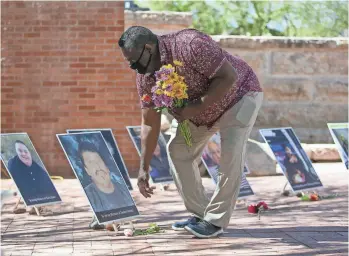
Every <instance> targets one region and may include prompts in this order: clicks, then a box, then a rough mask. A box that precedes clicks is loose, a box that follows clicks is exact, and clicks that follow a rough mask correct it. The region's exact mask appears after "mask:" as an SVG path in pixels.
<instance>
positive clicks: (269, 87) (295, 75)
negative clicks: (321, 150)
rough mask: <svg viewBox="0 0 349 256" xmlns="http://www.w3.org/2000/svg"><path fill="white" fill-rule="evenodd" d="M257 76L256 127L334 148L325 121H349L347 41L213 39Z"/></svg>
mask: <svg viewBox="0 0 349 256" xmlns="http://www.w3.org/2000/svg"><path fill="white" fill-rule="evenodd" d="M214 38H215V40H216V41H217V42H218V43H219V45H220V46H221V47H223V48H224V49H225V50H227V51H228V52H230V53H231V54H234V55H238V56H240V57H241V58H243V59H245V60H246V61H247V62H248V63H249V64H250V65H251V66H252V67H253V69H254V70H255V71H256V73H257V74H258V77H259V80H260V82H261V85H262V87H263V89H264V92H265V99H264V102H263V105H262V109H261V111H260V114H259V116H258V119H257V122H256V126H255V129H254V131H253V133H252V135H251V138H253V139H258V140H259V141H261V138H260V137H259V134H258V129H259V128H270V127H293V128H294V129H295V132H296V134H297V135H298V136H299V138H300V140H301V141H302V142H304V143H333V141H332V138H331V135H330V133H329V131H328V129H327V123H328V122H347V121H348V40H347V39H345V38H323V39H321V38H297V39H294V38H284V37H273V38H270V37H269V38H268V37H240V36H229V37H226V36H214Z"/></svg>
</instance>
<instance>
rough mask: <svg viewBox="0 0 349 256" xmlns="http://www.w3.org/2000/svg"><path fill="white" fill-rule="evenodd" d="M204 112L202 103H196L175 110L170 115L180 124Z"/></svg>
mask: <svg viewBox="0 0 349 256" xmlns="http://www.w3.org/2000/svg"><path fill="white" fill-rule="evenodd" d="M202 111H203V106H202V102H201V101H196V102H194V103H189V104H188V105H187V106H186V107H184V108H175V109H173V111H170V113H171V114H172V115H173V117H174V118H176V119H177V121H178V122H183V121H184V120H188V119H190V118H192V117H194V116H196V115H198V114H200V113H201V112H202Z"/></svg>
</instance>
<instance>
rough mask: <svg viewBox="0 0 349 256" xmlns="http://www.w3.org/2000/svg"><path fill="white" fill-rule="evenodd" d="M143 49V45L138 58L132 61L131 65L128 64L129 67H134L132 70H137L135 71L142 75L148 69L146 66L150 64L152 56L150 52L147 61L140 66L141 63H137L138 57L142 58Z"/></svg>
mask: <svg viewBox="0 0 349 256" xmlns="http://www.w3.org/2000/svg"><path fill="white" fill-rule="evenodd" d="M144 50H145V46H144V47H143V50H142V53H141V55H140V56H139V58H138V60H137V61H135V62H133V63H132V64H131V65H130V68H132V69H134V70H137V73H138V74H142V75H144V74H145V73H146V72H147V69H148V66H149V64H150V61H151V57H152V54H150V56H149V59H148V62H147V65H146V66H145V67H144V66H142V64H140V63H139V61H140V59H141V58H142V56H143V53H144Z"/></svg>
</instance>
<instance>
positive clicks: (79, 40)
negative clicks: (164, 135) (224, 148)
mask: <svg viewBox="0 0 349 256" xmlns="http://www.w3.org/2000/svg"><path fill="white" fill-rule="evenodd" d="M123 5H124V3H123V2H122V1H120V2H39V1H38V2H27V1H26V2H1V7H2V10H1V15H2V21H1V22H2V38H1V45H2V58H3V60H2V64H1V65H2V73H1V75H2V81H1V92H2V93H1V100H2V101H1V107H2V108H1V132H2V133H12V132H27V133H28V134H29V136H30V138H31V139H32V141H33V143H34V145H35V147H36V149H37V151H38V153H39V154H40V156H41V158H42V160H43V162H44V163H45V165H46V168H47V169H48V171H49V172H50V173H51V174H53V175H64V176H66V177H67V176H72V175H73V172H72V170H71V168H70V166H69V164H68V161H67V159H66V158H65V156H64V153H63V150H62V149H61V147H60V145H59V143H58V141H57V139H56V136H55V134H57V133H65V132H66V129H69V128H71V129H74V128H76V129H78V128H112V129H113V131H114V134H115V136H116V139H117V142H118V144H119V148H120V149H121V153H122V156H123V157H124V159H125V162H126V165H127V167H128V169H129V171H130V172H131V173H132V172H134V171H135V170H136V169H137V168H138V163H139V158H138V155H137V153H136V150H135V149H134V147H133V145H132V143H131V140H130V139H129V136H128V134H127V131H126V128H125V126H127V125H139V123H140V111H139V107H138V96H137V93H136V88H135V84H134V75H133V74H132V72H130V70H129V69H128V67H127V64H126V63H125V62H124V61H123V58H122V55H121V52H120V51H119V49H118V47H117V40H118V38H119V37H120V35H121V34H122V32H123V31H124V7H123Z"/></svg>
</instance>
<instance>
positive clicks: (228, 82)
mask: <svg viewBox="0 0 349 256" xmlns="http://www.w3.org/2000/svg"><path fill="white" fill-rule="evenodd" d="M235 81H236V80H235V78H234V77H233V76H232V77H227V78H224V77H222V78H220V77H219V78H218V77H217V78H215V79H214V80H212V82H211V84H210V88H209V89H208V91H207V93H206V94H205V96H203V97H202V98H201V101H202V108H203V109H206V108H208V107H209V106H211V105H212V104H213V103H215V102H218V101H220V100H221V99H222V98H223V97H224V96H225V95H226V94H227V93H228V91H229V90H231V89H232V88H233V86H234V84H235Z"/></svg>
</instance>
